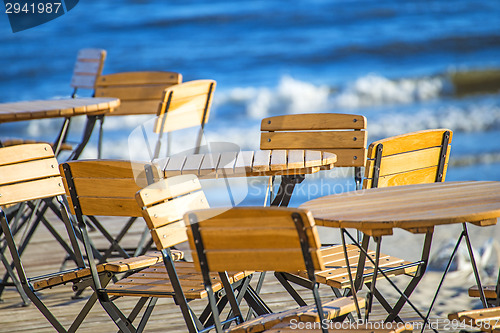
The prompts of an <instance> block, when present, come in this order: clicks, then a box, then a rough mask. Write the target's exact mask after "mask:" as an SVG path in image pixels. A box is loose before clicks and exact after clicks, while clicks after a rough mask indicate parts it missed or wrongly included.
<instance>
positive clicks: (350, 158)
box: [260, 113, 367, 206]
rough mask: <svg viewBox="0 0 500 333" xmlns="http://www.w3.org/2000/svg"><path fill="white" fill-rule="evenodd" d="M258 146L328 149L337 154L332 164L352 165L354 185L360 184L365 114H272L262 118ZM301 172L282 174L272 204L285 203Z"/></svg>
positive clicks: (364, 156) (276, 148)
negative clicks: (295, 174) (282, 177)
mask: <svg viewBox="0 0 500 333" xmlns="http://www.w3.org/2000/svg"><path fill="white" fill-rule="evenodd" d="M260 130H261V131H262V133H261V136H260V149H262V150H267V149H272V150H280V149H284V150H290V149H310V150H320V151H326V152H332V153H335V154H336V155H337V162H336V163H335V168H338V167H352V168H354V169H353V171H354V179H355V182H356V189H359V188H360V187H361V180H362V172H361V168H362V167H364V165H365V161H366V137H367V131H366V118H365V117H363V116H360V115H350V114H341V113H308V114H294V115H285V116H275V117H269V118H264V119H262V122H261V125H260ZM303 179H304V176H303V175H297V176H294V177H285V178H284V179H282V185H281V186H280V189H279V190H278V192H277V194H276V197H275V199H274V201H273V202H272V203H271V205H273V206H277V205H280V206H287V205H288V202H289V200H290V196H284V195H285V193H292V190H293V187H294V186H295V184H298V183H300V182H302V180H303Z"/></svg>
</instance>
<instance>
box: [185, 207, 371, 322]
mask: <svg viewBox="0 0 500 333" xmlns="http://www.w3.org/2000/svg"><path fill="white" fill-rule="evenodd" d="M184 221H185V223H186V224H189V226H190V228H189V229H188V236H189V244H190V246H191V250H192V253H193V260H194V262H195V267H196V268H197V269H198V270H201V272H202V275H203V280H204V283H205V289H206V291H207V293H208V295H209V301H210V304H211V307H212V309H214V310H215V309H216V307H217V305H216V303H215V298H214V297H213V290H212V287H213V285H212V277H211V275H210V272H218V273H219V276H220V277H221V279H222V280H223V282H224V280H227V275H226V271H234V270H242V271H245V270H260V271H280V272H294V271H297V270H305V271H306V272H307V274H308V278H309V279H310V281H311V283H312V288H311V289H312V293H313V297H314V300H315V305H312V306H303V307H300V308H298V309H293V310H289V311H286V312H281V313H272V314H267V315H263V316H259V317H257V318H255V319H252V320H249V321H247V322H243V323H242V322H241V321H242V316H241V311H240V310H239V307H238V304H237V300H236V297H235V295H234V294H233V293H232V290H231V288H230V287H229V286H228V283H227V282H225V286H226V287H225V290H226V293H227V294H228V296H229V297H230V304H231V306H232V313H233V314H234V318H231V319H233V320H234V321H236V323H237V324H238V325H237V326H235V327H232V328H230V329H229V330H228V331H229V332H262V331H264V330H266V329H270V328H272V327H273V326H275V325H277V324H280V323H284V322H285V323H286V322H290V321H292V320H295V321H307V322H311V321H312V322H320V323H323V322H325V319H326V320H332V319H336V318H338V319H340V320H343V319H344V318H345V315H347V314H348V313H349V312H351V311H354V310H355V306H354V302H353V299H352V297H341V298H338V299H335V300H333V301H330V302H327V303H325V304H321V300H320V298H319V293H318V285H319V284H318V282H317V281H316V278H315V271H318V270H319V271H321V270H324V269H325V264H324V261H323V258H322V255H321V250H320V247H321V244H320V241H319V236H318V233H317V230H316V226H315V222H314V219H313V217H312V215H311V214H310V213H309V212H307V211H303V210H299V209H292V208H281V207H237V208H233V209H211V210H198V211H194V212H189V213H187V214H186V215H185V216H184ZM360 305H361V306H362V305H363V302H361V301H360ZM214 313H215V314H217V313H218V312H217V311H214ZM226 322H227V321H226ZM226 322H222V321H221V319H220V318H219V316H218V315H215V327H216V331H217V332H222V326H223V325H224V324H225V323H226ZM322 331H323V332H328V330H327V329H325V328H323V330H322Z"/></svg>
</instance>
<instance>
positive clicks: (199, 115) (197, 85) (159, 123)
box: [153, 80, 216, 158]
mask: <svg viewBox="0 0 500 333" xmlns="http://www.w3.org/2000/svg"><path fill="white" fill-rule="evenodd" d="M215 86H216V82H215V81H214V80H196V81H189V82H185V83H181V84H178V85H175V86H172V87H170V88H168V89H166V90H165V91H164V93H163V101H162V103H161V104H160V108H159V109H158V112H157V116H158V117H157V119H156V122H155V125H154V128H153V130H154V132H155V133H158V140H157V141H156V146H155V150H154V155H153V156H154V158H158V157H159V156H160V149H161V141H162V138H163V133H165V132H167V133H170V132H173V131H176V130H180V129H184V128H190V127H195V126H200V130H199V132H198V137H197V138H196V142H195V150H194V153H195V154H197V153H198V152H199V148H200V145H201V140H202V135H203V129H204V127H205V124H206V122H207V121H208V117H209V116H210V106H211V105H212V96H213V93H214V90H215ZM170 145H171V142H170V140H169V141H168V145H167V156H168V155H170Z"/></svg>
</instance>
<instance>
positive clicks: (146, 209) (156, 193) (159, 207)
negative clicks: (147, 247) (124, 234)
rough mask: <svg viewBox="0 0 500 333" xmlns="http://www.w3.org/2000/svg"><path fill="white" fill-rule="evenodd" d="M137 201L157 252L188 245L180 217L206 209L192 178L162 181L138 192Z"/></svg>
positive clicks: (206, 204) (184, 177)
mask: <svg viewBox="0 0 500 333" xmlns="http://www.w3.org/2000/svg"><path fill="white" fill-rule="evenodd" d="M136 200H137V204H138V205H139V207H140V208H141V211H142V216H143V217H144V220H145V221H146V223H147V225H148V228H149V229H150V231H151V237H152V238H153V240H154V242H155V244H156V247H157V248H158V250H162V249H166V248H169V247H171V246H174V245H177V244H179V243H182V242H185V241H187V234H186V225H185V224H184V220H183V215H184V214H185V213H186V212H187V211H190V210H194V209H204V208H208V207H209V206H208V202H207V199H206V198H205V194H204V193H203V191H202V190H201V185H200V182H199V181H198V178H197V177H196V176H195V175H184V176H177V177H171V178H167V179H161V180H160V181H158V182H156V183H154V184H152V185H149V186H148V187H146V188H143V189H142V190H140V191H139V192H137V194H136Z"/></svg>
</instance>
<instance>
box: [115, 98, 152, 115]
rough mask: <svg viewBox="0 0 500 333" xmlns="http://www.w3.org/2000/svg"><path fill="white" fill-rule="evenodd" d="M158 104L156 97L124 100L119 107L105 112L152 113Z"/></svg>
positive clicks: (121, 113) (125, 113) (117, 113)
mask: <svg viewBox="0 0 500 333" xmlns="http://www.w3.org/2000/svg"><path fill="white" fill-rule="evenodd" d="M159 106H160V101H159V100H156V99H152V100H136V101H135V100H133V101H126V102H125V103H122V104H121V105H120V108H118V109H116V110H114V111H113V112H112V113H109V114H106V116H128V115H141V114H150V115H154V114H156V112H157V111H158V108H159Z"/></svg>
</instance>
